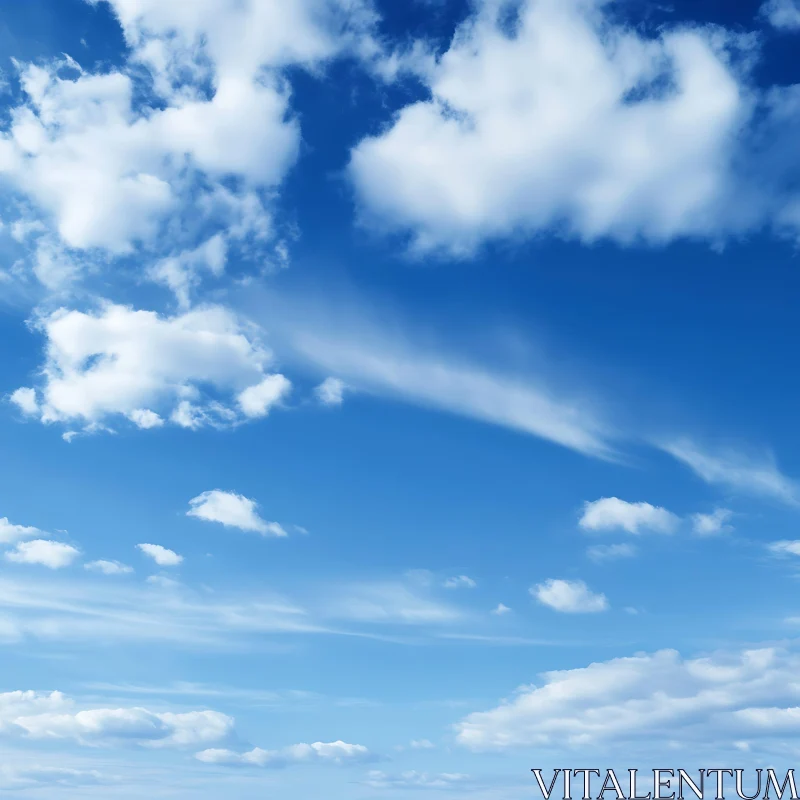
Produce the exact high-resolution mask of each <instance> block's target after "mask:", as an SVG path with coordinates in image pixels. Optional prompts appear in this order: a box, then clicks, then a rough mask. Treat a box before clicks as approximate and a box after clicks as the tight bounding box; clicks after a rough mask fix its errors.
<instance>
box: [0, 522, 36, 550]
mask: <svg viewBox="0 0 800 800" xmlns="http://www.w3.org/2000/svg"><path fill="white" fill-rule="evenodd" d="M42 533H43V532H42V531H40V530H39V529H38V528H34V527H32V526H30V525H14V524H13V523H11V522H9V521H8V517H0V544H13V543H14V542H16V541H18V540H19V539H29V538H31V537H33V536H41V535H42Z"/></svg>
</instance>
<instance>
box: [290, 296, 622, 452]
mask: <svg viewBox="0 0 800 800" xmlns="http://www.w3.org/2000/svg"><path fill="white" fill-rule="evenodd" d="M305 311H306V313H308V314H309V317H307V319H310V315H311V312H309V311H308V310H307V309H306V310H305ZM284 313H285V312H284ZM298 313H303V312H298ZM356 313H357V312H356ZM320 315H322V312H319V313H318V314H317V315H316V316H320ZM353 316H355V315H354V314H351V315H350V319H349V320H343V321H342V324H343V326H347V325H348V324H353V325H355V326H356V327H357V329H356V330H348V331H343V332H338V331H337V330H336V327H335V323H332V324H326V326H325V328H324V330H319V331H317V330H314V326H315V325H317V324H318V322H317V321H316V320H313V319H311V321H310V322H309V326H310V327H309V328H308V329H307V330H305V331H298V330H297V328H294V329H293V330H292V331H290V334H289V335H290V338H291V346H292V348H293V349H294V350H295V352H296V353H297V354H298V355H299V356H300V357H301V358H303V359H305V360H308V361H310V362H312V363H313V364H315V365H316V366H318V367H321V368H323V369H325V370H327V371H330V372H335V373H336V374H338V375H341V376H342V379H343V380H345V381H346V382H347V385H348V386H352V387H355V388H357V389H358V390H360V391H363V392H367V393H371V394H376V395H383V396H388V397H392V398H400V399H402V400H405V401H407V402H411V403H414V404H416V405H420V406H423V407H428V408H434V409H441V410H444V411H447V412H450V413H452V414H459V415H461V416H464V417H468V418H471V419H477V420H481V421H483V422H488V423H491V424H494V425H500V426H502V427H505V428H510V429H512V430H516V431H521V432H523V433H527V434H531V435H533V436H538V437H541V438H542V439H545V440H547V441H550V442H555V443H557V444H560V445H563V446H564V447H569V448H571V449H573V450H577V451H578V452H581V453H584V454H586V455H590V456H595V457H598V458H606V459H610V458H613V457H614V451H613V448H612V447H611V444H610V439H611V436H612V434H611V431H610V428H609V427H608V426H607V425H606V424H605V423H603V422H601V421H600V419H599V418H598V415H597V413H596V412H595V410H594V409H593V408H591V407H590V405H589V403H588V402H586V400H585V399H583V398H582V399H580V400H575V399H572V398H570V397H569V396H567V395H566V394H565V393H559V392H555V391H553V390H552V389H551V388H550V387H547V386H545V385H544V381H540V380H536V379H531V378H530V377H528V376H519V375H515V374H513V373H511V372H503V371H502V370H497V369H490V368H486V367H483V366H481V365H477V364H474V363H470V362H469V361H467V360H464V359H462V358H458V357H454V356H451V355H448V354H443V353H437V352H435V350H433V349H432V348H431V347H430V345H428V346H414V345H413V344H411V343H408V342H403V341H401V340H393V341H388V340H386V339H385V337H384V336H383V335H382V333H381V330H380V329H379V328H376V327H373V326H370V325H369V324H365V325H363V326H360V327H359V323H358V322H357V321H354V320H353ZM293 324H295V323H292V322H289V323H288V324H287V327H290V328H291V326H292V325H293Z"/></svg>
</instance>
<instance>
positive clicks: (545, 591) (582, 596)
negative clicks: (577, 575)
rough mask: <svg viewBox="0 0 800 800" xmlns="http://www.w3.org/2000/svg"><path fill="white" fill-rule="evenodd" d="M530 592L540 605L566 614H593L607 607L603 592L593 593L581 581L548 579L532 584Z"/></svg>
mask: <svg viewBox="0 0 800 800" xmlns="http://www.w3.org/2000/svg"><path fill="white" fill-rule="evenodd" d="M530 593H531V595H532V596H533V597H535V598H536V600H538V601H539V602H540V603H541V604H542V605H545V606H549V607H550V608H552V609H553V610H554V611H561V612H563V613H566V614H594V613H597V612H598V611H605V610H606V609H607V608H608V600H607V599H606V596H605V595H604V594H595V593H594V592H592V591H591V590H590V589H589V587H588V586H587V585H586V584H585V583H584V582H583V581H566V580H559V579H552V578H551V579H550V580H547V581H545V582H544V583H540V584H538V585H537V586H532V587H531V589H530Z"/></svg>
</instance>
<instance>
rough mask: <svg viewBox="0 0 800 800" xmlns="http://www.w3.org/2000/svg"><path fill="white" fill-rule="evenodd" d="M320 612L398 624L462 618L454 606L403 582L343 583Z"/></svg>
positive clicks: (431, 623)
mask: <svg viewBox="0 0 800 800" xmlns="http://www.w3.org/2000/svg"><path fill="white" fill-rule="evenodd" d="M324 613H326V614H327V615H329V616H331V617H333V618H337V619H347V620H352V621H356V622H366V623H372V624H376V623H385V624H400V625H445V624H447V623H452V622H457V621H459V620H461V619H462V617H463V613H462V612H461V611H460V610H459V609H458V608H456V607H454V606H451V605H448V604H446V603H441V602H438V601H437V600H435V599H433V598H431V597H429V596H428V595H427V594H426V593H424V592H422V591H415V589H414V587H413V586H408V585H406V584H403V583H366V584H355V585H351V586H346V587H344V588H343V590H342V591H341V592H340V593H339V595H338V596H337V597H335V598H332V599H329V600H327V601H326V603H325V608H324Z"/></svg>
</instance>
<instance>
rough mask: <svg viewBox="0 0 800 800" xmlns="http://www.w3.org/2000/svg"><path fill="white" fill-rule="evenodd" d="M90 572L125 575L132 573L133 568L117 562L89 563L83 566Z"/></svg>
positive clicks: (101, 561)
mask: <svg viewBox="0 0 800 800" xmlns="http://www.w3.org/2000/svg"><path fill="white" fill-rule="evenodd" d="M83 567H84V569H87V570H89V571H90V572H102V573H103V575H126V574H128V573H131V572H133V567H129V566H128V565H127V564H123V563H121V562H119V561H103V560H102V559H101V560H100V561H90V562H89V563H88V564H84V565H83Z"/></svg>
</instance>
